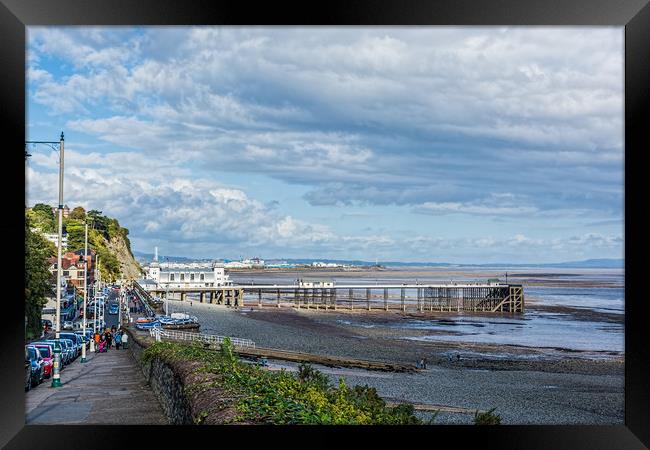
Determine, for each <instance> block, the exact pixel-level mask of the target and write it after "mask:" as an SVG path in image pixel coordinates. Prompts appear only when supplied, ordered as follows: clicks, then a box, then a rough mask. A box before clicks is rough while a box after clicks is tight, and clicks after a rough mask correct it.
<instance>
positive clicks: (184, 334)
mask: <svg viewBox="0 0 650 450" xmlns="http://www.w3.org/2000/svg"><path fill="white" fill-rule="evenodd" d="M149 335H150V336H151V337H153V338H154V339H156V341H157V342H160V341H161V340H162V338H166V339H173V340H176V341H190V342H195V341H196V342H203V343H206V344H221V343H223V341H224V339H225V338H226V336H218V335H215V334H203V333H191V332H189V331H180V330H166V329H164V328H160V327H155V328H150V329H149ZM229 339H230V342H232V345H234V346H235V347H241V348H255V342H253V341H251V340H250V339H243V338H236V337H229Z"/></svg>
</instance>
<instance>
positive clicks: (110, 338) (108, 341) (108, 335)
mask: <svg viewBox="0 0 650 450" xmlns="http://www.w3.org/2000/svg"><path fill="white" fill-rule="evenodd" d="M112 345H113V335H112V334H111V332H110V331H108V330H106V349H110V348H111V346H112Z"/></svg>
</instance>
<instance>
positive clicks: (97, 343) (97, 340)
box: [93, 331, 100, 353]
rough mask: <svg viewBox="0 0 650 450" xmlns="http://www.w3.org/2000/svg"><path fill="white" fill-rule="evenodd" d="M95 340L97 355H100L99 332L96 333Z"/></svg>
mask: <svg viewBox="0 0 650 450" xmlns="http://www.w3.org/2000/svg"><path fill="white" fill-rule="evenodd" d="M93 339H94V340H95V353H98V352H99V340H100V336H99V332H97V331H95V334H94V336H93Z"/></svg>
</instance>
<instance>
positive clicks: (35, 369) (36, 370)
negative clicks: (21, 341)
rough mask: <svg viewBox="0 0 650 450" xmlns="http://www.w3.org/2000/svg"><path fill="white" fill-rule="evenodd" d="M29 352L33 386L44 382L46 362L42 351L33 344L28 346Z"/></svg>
mask: <svg viewBox="0 0 650 450" xmlns="http://www.w3.org/2000/svg"><path fill="white" fill-rule="evenodd" d="M27 352H28V353H29V360H30V362H31V364H32V376H31V381H30V383H31V387H36V386H38V385H39V384H41V383H42V382H43V378H44V376H45V375H44V372H45V369H44V366H45V363H44V361H43V357H42V356H41V353H40V352H39V351H38V349H37V348H36V347H34V346H33V345H28V346H27Z"/></svg>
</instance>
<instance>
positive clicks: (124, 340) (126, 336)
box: [122, 332, 129, 349]
mask: <svg viewBox="0 0 650 450" xmlns="http://www.w3.org/2000/svg"><path fill="white" fill-rule="evenodd" d="M128 347H129V333H125V332H122V348H124V349H126V348H128Z"/></svg>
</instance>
